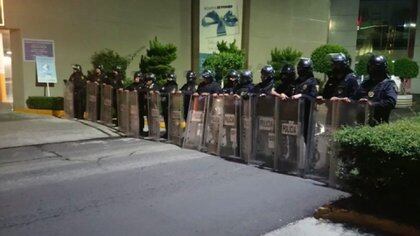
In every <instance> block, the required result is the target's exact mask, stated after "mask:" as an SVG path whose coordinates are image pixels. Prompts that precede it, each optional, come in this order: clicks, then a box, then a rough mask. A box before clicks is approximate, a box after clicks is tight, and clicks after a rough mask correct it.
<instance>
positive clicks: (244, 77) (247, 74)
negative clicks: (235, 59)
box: [239, 70, 253, 85]
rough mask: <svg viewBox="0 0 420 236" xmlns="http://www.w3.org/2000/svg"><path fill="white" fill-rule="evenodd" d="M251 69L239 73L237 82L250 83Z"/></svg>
mask: <svg viewBox="0 0 420 236" xmlns="http://www.w3.org/2000/svg"><path fill="white" fill-rule="evenodd" d="M252 77H253V76H252V71H250V70H245V71H243V72H242V73H241V76H240V78H239V84H241V85H244V84H250V83H252Z"/></svg>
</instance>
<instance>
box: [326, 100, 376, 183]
mask: <svg viewBox="0 0 420 236" xmlns="http://www.w3.org/2000/svg"><path fill="white" fill-rule="evenodd" d="M368 120H369V107H368V105H367V104H359V103H345V102H334V106H333V115H332V124H333V131H336V130H338V129H340V128H341V127H343V126H357V125H366V124H368ZM338 148H339V147H338V146H336V145H334V144H333V143H331V152H332V156H336V153H337V152H338ZM339 165H340V163H339V161H338V159H337V158H331V159H330V170H329V179H328V183H329V185H330V186H336V185H337V184H338V180H337V170H338V168H339Z"/></svg>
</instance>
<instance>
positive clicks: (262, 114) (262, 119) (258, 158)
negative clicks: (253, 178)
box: [252, 95, 276, 167]
mask: <svg viewBox="0 0 420 236" xmlns="http://www.w3.org/2000/svg"><path fill="white" fill-rule="evenodd" d="M275 104H276V99H275V97H274V96H270V95H268V96H263V97H257V101H256V105H255V137H256V138H255V156H254V157H255V158H254V160H252V162H253V163H254V164H257V165H263V166H266V167H273V166H274V150H275V123H274V118H275V117H274V115H275V109H276V106H275Z"/></svg>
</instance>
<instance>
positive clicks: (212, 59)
mask: <svg viewBox="0 0 420 236" xmlns="http://www.w3.org/2000/svg"><path fill="white" fill-rule="evenodd" d="M217 49H218V50H219V52H218V53H216V52H215V53H213V54H212V55H210V56H208V57H207V58H206V60H205V61H204V63H203V67H204V69H210V70H212V71H214V72H215V73H216V80H217V81H221V80H222V79H225V78H226V76H227V74H228V73H229V71H230V70H242V69H244V68H245V53H244V52H243V51H242V50H241V49H239V48H238V47H237V46H236V41H233V42H232V43H230V44H227V42H225V41H222V42H218V43H217Z"/></svg>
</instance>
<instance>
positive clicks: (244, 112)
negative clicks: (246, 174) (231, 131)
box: [239, 96, 255, 163]
mask: <svg viewBox="0 0 420 236" xmlns="http://www.w3.org/2000/svg"><path fill="white" fill-rule="evenodd" d="M239 115H240V119H239V131H240V132H239V156H240V157H241V159H242V160H244V161H245V162H247V163H249V162H250V161H251V160H253V158H254V151H255V149H254V146H255V145H254V141H255V139H254V124H255V122H254V120H255V97H253V96H251V97H249V98H246V99H244V98H243V99H242V100H241V103H240V111H239Z"/></svg>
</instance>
